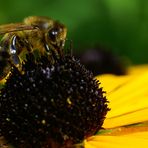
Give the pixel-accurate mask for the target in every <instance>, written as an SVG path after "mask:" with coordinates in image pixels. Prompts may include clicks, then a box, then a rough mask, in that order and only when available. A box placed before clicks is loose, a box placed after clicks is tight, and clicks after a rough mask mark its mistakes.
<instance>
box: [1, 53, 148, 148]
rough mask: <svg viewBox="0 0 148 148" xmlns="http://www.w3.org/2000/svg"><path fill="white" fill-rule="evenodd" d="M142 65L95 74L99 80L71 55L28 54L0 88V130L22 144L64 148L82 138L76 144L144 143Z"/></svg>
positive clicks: (147, 105)
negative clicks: (122, 72)
mask: <svg viewBox="0 0 148 148" xmlns="http://www.w3.org/2000/svg"><path fill="white" fill-rule="evenodd" d="M145 69H146V67H143V68H141V67H139V68H131V69H130V70H129V74H128V75H125V76H114V75H102V76H98V77H96V79H98V80H100V81H101V82H102V83H101V84H100V83H98V81H97V80H95V79H93V75H92V74H91V73H90V72H89V71H87V70H86V69H85V68H84V67H83V66H82V65H81V64H80V63H79V61H77V60H75V59H74V58H73V57H69V56H65V57H64V58H63V59H61V60H59V61H57V62H55V64H51V63H50V61H48V59H47V58H46V57H42V58H41V59H39V60H38V61H35V60H34V58H33V57H32V55H29V56H28V57H27V61H26V62H25V64H24V65H23V70H24V71H23V73H20V72H19V71H18V69H17V68H15V67H13V70H12V72H11V74H10V77H9V78H8V79H7V81H6V84H5V87H4V88H3V89H2V90H1V97H0V99H1V100H0V101H1V102H0V103H1V105H0V106H1V108H0V112H1V114H0V115H1V118H0V120H1V122H0V124H1V130H0V131H1V133H2V135H3V136H4V137H5V138H6V140H7V141H8V142H10V143H11V144H13V145H15V146H16V147H24V148H26V147H27V148H29V147H32V146H35V147H53V148H55V147H58V148H59V147H65V148H66V147H67V148H68V147H69V148H70V147H71V146H73V144H74V145H75V143H76V142H77V143H80V142H83V143H82V144H81V143H80V144H76V145H75V147H76V148H78V147H82V146H84V147H85V148H98V147H101V148H118V147H121V148H122V147H124V148H128V147H130V148H131V147H133V148H135V147H140V146H142V147H147V146H148V139H147V135H148V100H147V88H146V87H145V86H146V85H147V83H148V81H147V77H148V72H144V71H145ZM139 71H143V72H141V73H140V74H138V75H136V73H137V72H139ZM100 81H99V82H100ZM98 84H99V87H98ZM100 85H101V86H103V87H104V90H106V95H107V98H108V100H109V108H110V109H111V110H110V111H109V108H108V106H107V105H108V101H107V100H106V97H105V96H104V91H102V88H101V87H100ZM67 89H68V90H67ZM18 92H19V93H18ZM49 96H50V97H49ZM63 96H64V97H63ZM48 97H49V98H50V99H49V98H48ZM74 98H75V99H74ZM139 98H140V99H139ZM108 111H109V112H108ZM107 112H108V114H107V115H106V113H107ZM105 116H106V119H105ZM61 117H62V118H61ZM104 119H105V120H104ZM103 121H104V123H103ZM102 124H103V125H102ZM101 127H103V128H101Z"/></svg>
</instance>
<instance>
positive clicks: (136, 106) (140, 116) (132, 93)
mask: <svg viewBox="0 0 148 148" xmlns="http://www.w3.org/2000/svg"><path fill="white" fill-rule="evenodd" d="M97 78H98V79H99V77H97ZM100 78H101V80H100V81H101V82H102V83H103V84H102V85H103V88H104V90H106V88H107V89H111V90H112V91H111V92H108V93H107V99H108V100H109V102H110V103H109V107H110V108H111V111H110V112H108V114H107V117H106V120H105V122H104V127H105V128H113V127H115V126H122V125H126V124H133V123H137V122H143V121H147V120H148V99H147V98H148V88H147V86H148V71H146V72H145V73H142V74H140V75H129V76H113V75H105V76H101V77H100ZM103 79H104V80H103ZM111 81H112V82H111ZM104 82H105V83H104ZM108 82H109V83H108ZM113 82H114V83H113ZM108 85H109V87H110V88H109V87H108ZM111 87H112V88H111Z"/></svg>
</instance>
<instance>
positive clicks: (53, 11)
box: [0, 0, 148, 64]
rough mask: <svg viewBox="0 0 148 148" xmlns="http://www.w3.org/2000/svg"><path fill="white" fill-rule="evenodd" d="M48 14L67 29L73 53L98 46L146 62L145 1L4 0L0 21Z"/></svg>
mask: <svg viewBox="0 0 148 148" xmlns="http://www.w3.org/2000/svg"><path fill="white" fill-rule="evenodd" d="M30 15H39V16H49V17H51V18H53V19H56V20H60V21H61V22H62V23H64V24H65V25H66V26H67V28H68V39H71V40H72V45H73V50H74V52H77V53H79V52H83V51H85V49H87V48H94V47H97V46H102V47H103V48H106V49H109V50H111V51H112V52H115V53H116V54H118V55H119V56H121V57H124V59H127V61H130V63H132V64H141V63H148V58H147V55H148V1H147V0H73V1H70V0H25V1H23V0H5V1H1V2H0V24H5V23H12V22H20V21H22V20H23V18H24V17H26V16H30Z"/></svg>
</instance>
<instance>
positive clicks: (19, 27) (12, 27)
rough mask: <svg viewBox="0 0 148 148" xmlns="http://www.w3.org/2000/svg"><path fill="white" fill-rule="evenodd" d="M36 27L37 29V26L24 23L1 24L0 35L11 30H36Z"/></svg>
mask: <svg viewBox="0 0 148 148" xmlns="http://www.w3.org/2000/svg"><path fill="white" fill-rule="evenodd" d="M34 29H37V27H35V26H31V25H25V24H23V23H15V24H6V25H0V35H2V34H5V33H9V32H15V31H23V30H34Z"/></svg>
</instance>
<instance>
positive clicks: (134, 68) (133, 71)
mask: <svg viewBox="0 0 148 148" xmlns="http://www.w3.org/2000/svg"><path fill="white" fill-rule="evenodd" d="M147 70H148V64H143V65H136V66H131V67H129V68H128V74H132V75H133V74H135V75H139V74H141V73H143V72H145V71H147Z"/></svg>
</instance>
